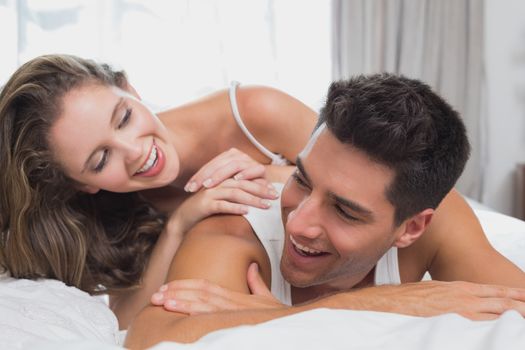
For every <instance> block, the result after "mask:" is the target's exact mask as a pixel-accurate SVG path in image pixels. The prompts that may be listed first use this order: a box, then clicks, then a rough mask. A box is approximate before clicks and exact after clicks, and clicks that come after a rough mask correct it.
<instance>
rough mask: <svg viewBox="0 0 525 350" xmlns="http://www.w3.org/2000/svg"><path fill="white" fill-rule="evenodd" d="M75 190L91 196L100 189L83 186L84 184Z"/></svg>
mask: <svg viewBox="0 0 525 350" xmlns="http://www.w3.org/2000/svg"><path fill="white" fill-rule="evenodd" d="M77 188H78V189H79V190H80V191H82V192H86V193H91V194H95V193H97V192H98V191H100V188H97V187H94V186H90V185H84V184H81V185H77Z"/></svg>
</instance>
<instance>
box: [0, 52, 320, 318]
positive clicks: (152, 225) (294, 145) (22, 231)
mask: <svg viewBox="0 0 525 350" xmlns="http://www.w3.org/2000/svg"><path fill="white" fill-rule="evenodd" d="M237 109H238V110H237ZM232 111H233V112H234V113H236V114H237V116H236V118H237V119H235V118H234V116H233V115H232ZM237 112H239V113H237ZM240 116H242V120H241V119H240ZM314 123H315V113H314V112H313V111H312V110H311V109H309V108H308V107H306V106H305V105H304V104H302V103H300V102H299V101H297V100H295V99H293V98H292V97H290V96H288V95H286V94H284V93H282V92H279V91H277V90H273V89H269V88H261V87H252V88H240V89H237V91H236V90H235V89H232V90H230V93H228V91H221V92H218V93H216V94H213V95H211V96H208V97H206V98H204V99H201V100H199V101H196V102H194V103H191V104H187V105H184V106H181V107H178V108H174V109H170V110H167V111H164V112H161V113H158V114H157V115H155V114H153V113H152V112H151V111H150V110H149V109H148V108H147V107H146V106H145V105H144V104H143V103H142V102H141V101H140V98H139V96H138V94H137V93H136V92H135V91H134V89H133V88H132V87H131V86H130V84H129V83H128V81H127V79H126V77H125V75H124V73H123V72H116V71H113V70H112V69H111V68H110V67H109V66H107V65H101V64H97V63H95V62H93V61H91V60H85V59H82V58H78V57H74V56H68V55H47V56H41V57H37V58H35V59H33V60H31V61H29V62H27V63H26V64H24V65H23V66H21V67H20V68H19V69H18V70H17V71H16V72H15V73H14V74H13V76H12V77H11V78H10V80H9V81H8V82H7V84H6V85H5V86H4V87H3V88H2V91H1V94H0V130H1V131H0V137H1V139H0V166H1V168H2V173H1V175H0V190H1V193H2V194H3V196H2V199H1V200H0V225H1V233H2V237H1V244H0V266H2V267H3V268H4V269H5V270H7V271H8V272H9V273H10V274H11V275H12V276H13V277H17V278H40V277H43V278H56V279H59V280H61V281H64V282H65V283H66V284H68V285H72V286H76V287H78V288H80V289H82V290H85V291H87V292H89V293H108V294H110V296H111V297H110V304H111V306H112V308H113V310H114V311H115V313H116V314H117V316H118V318H119V323H120V326H121V328H125V327H126V326H127V324H128V322H129V321H130V319H131V318H132V317H133V316H134V314H135V313H136V312H137V311H139V310H140V309H141V308H142V307H143V306H144V305H145V304H146V303H147V302H148V300H149V297H150V295H151V294H152V293H153V292H154V291H155V290H156V289H157V288H158V287H159V286H160V285H161V284H162V283H163V282H164V278H165V276H166V273H167V269H168V266H169V262H170V260H171V258H172V256H173V254H174V252H175V251H176V249H177V247H178V243H179V242H180V239H181V236H182V234H183V233H184V231H185V230H187V229H188V228H189V227H190V226H191V225H192V224H193V223H195V222H196V221H197V220H199V219H201V218H203V217H205V216H208V215H212V214H215V213H219V212H220V213H230V214H242V213H245V212H246V210H247V205H254V206H258V207H264V206H265V205H266V202H265V200H266V199H270V198H274V197H275V196H276V193H275V192H274V191H273V190H272V189H271V188H268V187H267V186H266V183H265V182H264V181H258V180H256V181H249V180H251V179H256V178H259V177H261V176H262V175H263V174H264V171H265V169H261V167H260V166H259V167H258V166H257V163H261V164H265V165H267V168H266V175H267V177H268V178H269V179H272V180H278V179H282V178H284V177H286V176H287V175H288V173H289V169H287V167H275V166H272V165H271V164H270V163H271V162H272V159H271V158H274V159H275V160H278V159H284V160H288V162H293V160H294V159H295V156H296V155H297V153H298V152H299V151H300V149H301V148H302V146H303V145H304V144H305V143H306V140H307V139H308V136H309V133H310V131H311V130H312V129H313V126H314ZM248 130H249V131H248ZM250 133H252V134H253V135H254V136H255V138H253V136H251V135H250ZM250 138H252V140H250ZM254 140H259V142H260V143H261V144H263V145H265V146H266V147H267V148H268V149H271V150H272V151H273V152H275V153H276V154H280V155H282V156H283V158H279V156H277V155H274V154H272V153H271V152H269V151H267V150H264V148H263V147H262V146H261V144H257V142H256V141H254ZM232 148H235V149H238V150H240V151H242V152H240V151H236V150H231V149H232ZM270 157H271V158H270ZM275 160H274V161H273V163H276V162H278V161H275ZM281 163H283V162H282V161H281ZM193 174H195V176H193V177H192V175H193ZM231 176H235V179H230V177H231ZM203 186H204V187H206V188H207V189H204V190H203V189H201V188H202V187H203ZM184 189H186V191H185V190H184ZM197 191H198V192H197ZM189 192H196V193H195V195H193V196H191V197H189V195H188V193H189ZM175 208H178V209H177V210H176V211H174V209H175ZM166 215H168V216H169V219H168V220H166ZM161 232H162V233H161ZM138 286H140V288H138Z"/></svg>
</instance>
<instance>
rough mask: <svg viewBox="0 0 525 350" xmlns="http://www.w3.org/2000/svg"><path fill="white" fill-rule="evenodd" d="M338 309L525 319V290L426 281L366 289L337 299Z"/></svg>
mask: <svg viewBox="0 0 525 350" xmlns="http://www.w3.org/2000/svg"><path fill="white" fill-rule="evenodd" d="M330 298H333V300H334V301H336V304H335V305H336V306H335V307H336V308H347V306H348V305H350V308H351V309H357V310H373V311H386V312H394V313H401V314H408V315H413V316H424V317H428V316H435V315H441V314H445V313H458V314H460V315H462V316H464V317H467V318H469V319H472V320H488V319H494V318H497V317H499V316H500V315H501V314H502V313H504V312H505V311H507V310H511V309H512V310H516V311H518V312H519V313H520V314H521V315H522V316H525V290H524V289H518V288H508V287H503V286H495V285H486V284H476V283H469V282H441V281H426V282H418V283H407V284H402V285H398V286H390V285H385V286H379V287H371V288H363V289H360V290H356V291H354V292H348V293H341V294H337V295H333V296H332V297H330Z"/></svg>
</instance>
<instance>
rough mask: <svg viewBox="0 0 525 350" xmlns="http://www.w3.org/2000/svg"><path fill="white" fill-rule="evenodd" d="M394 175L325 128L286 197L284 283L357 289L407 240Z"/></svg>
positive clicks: (308, 151)
mask: <svg viewBox="0 0 525 350" xmlns="http://www.w3.org/2000/svg"><path fill="white" fill-rule="evenodd" d="M393 176H394V173H393V171H392V170H391V169H389V168H388V167H385V166H383V165H381V164H378V163H377V162H374V161H373V160H371V159H370V158H368V157H367V156H366V155H365V154H364V153H363V152H361V151H359V150H357V149H356V148H354V147H352V146H349V145H345V144H342V143H341V142H339V141H338V140H337V139H336V138H335V137H334V136H333V134H332V133H331V132H330V131H329V130H327V129H325V128H324V127H321V128H320V129H318V131H317V132H316V134H315V135H314V136H313V137H312V139H311V140H310V142H309V144H308V145H307V146H306V148H305V149H304V151H303V152H302V153H301V154H300V155H299V157H298V163H297V169H296V172H295V173H294V174H293V176H292V177H291V178H290V179H289V180H288V182H287V184H286V186H285V188H284V190H283V193H282V196H281V204H282V218H283V223H284V225H285V232H286V233H285V243H284V251H283V255H282V259H281V271H282V273H283V276H284V278H285V279H286V280H287V281H289V282H290V283H291V284H292V285H293V286H296V287H310V286H319V287H326V288H329V289H346V288H351V287H352V286H354V285H355V284H356V283H358V282H360V281H361V280H362V279H363V278H364V277H365V276H366V275H367V274H368V273H369V272H370V271H371V269H372V268H373V267H374V266H375V264H376V263H377V261H378V260H379V258H380V257H381V256H382V255H383V254H384V253H385V252H386V251H387V250H388V249H389V248H390V247H391V246H392V245H393V244H394V242H395V240H396V238H397V237H398V236H399V235H400V234H401V226H402V225H401V226H399V227H397V228H396V227H395V226H394V207H393V206H392V204H391V203H390V202H389V201H388V200H387V198H386V195H385V190H386V188H387V187H388V186H389V184H390V183H391V181H392V180H393Z"/></svg>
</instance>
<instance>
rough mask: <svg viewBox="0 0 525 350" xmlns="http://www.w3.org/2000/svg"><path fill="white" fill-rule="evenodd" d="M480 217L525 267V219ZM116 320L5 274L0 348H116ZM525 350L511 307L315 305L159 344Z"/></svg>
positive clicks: (45, 284) (520, 323)
mask: <svg viewBox="0 0 525 350" xmlns="http://www.w3.org/2000/svg"><path fill="white" fill-rule="evenodd" d="M475 212H476V215H477V216H478V218H479V219H480V221H481V223H482V226H483V227H484V229H485V231H486V233H487V237H488V238H489V240H490V241H491V243H492V244H493V245H494V246H495V248H496V249H498V250H499V251H500V252H501V253H502V254H504V255H505V256H507V257H508V258H509V259H510V260H512V261H513V262H514V263H515V264H516V265H518V266H519V267H521V268H522V269H524V270H525V222H524V221H521V220H518V219H514V218H511V217H509V216H505V215H502V214H499V213H496V212H493V211H490V210H487V208H483V207H476V209H475ZM120 335H121V334H120V333H119V332H118V326H117V320H116V318H115V316H114V315H113V313H112V312H111V311H110V310H109V308H108V307H107V306H106V305H105V304H104V302H103V301H102V300H101V299H100V298H96V297H91V296H89V295H88V294H86V293H84V292H81V291H79V290H77V289H75V288H72V287H67V286H65V285H64V284H63V283H61V282H58V281H53V280H42V281H28V280H14V279H11V278H8V277H3V278H0V349H118V348H120V347H119V346H118V344H119V339H120V338H119V337H120ZM447 346H448V347H451V348H453V349H456V348H457V349H482V350H485V349H525V320H524V319H523V318H522V317H521V316H520V315H519V314H518V313H516V312H508V313H506V314H504V315H503V316H502V317H501V318H499V319H497V320H494V321H484V322H473V321H469V320H467V319H464V318H462V317H460V316H458V315H454V314H449V315H442V316H439V317H432V318H416V317H409V316H404V315H397V314H390V313H379V312H367V311H342V310H315V311H310V312H306V313H303V314H298V315H294V316H290V317H286V318H282V319H279V320H274V321H271V322H267V323H265V324H261V325H257V326H242V327H237V328H234V329H229V330H224V331H219V332H214V333H212V334H209V335H208V336H206V337H204V338H203V339H201V340H200V341H199V342H197V343H195V344H191V345H181V344H176V343H163V344H161V345H158V346H156V347H154V349H155V350H162V349H179V348H183V349H191V350H193V349H244V348H246V347H249V348H251V349H265V350H266V349H268V348H270V349H271V348H279V349H282V348H290V349H296V348H301V349H305V348H306V349H309V348H311V349H313V348H316V349H318V348H330V349H340V348H341V349H343V348H344V349H354V348H355V349H363V348H366V349H383V348H389V349H404V350H407V349H408V350H409V349H422V348H425V349H442V348H446V347H447Z"/></svg>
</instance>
